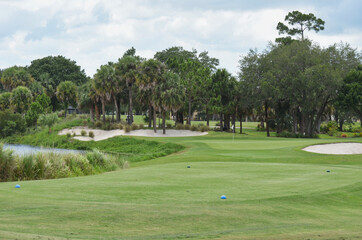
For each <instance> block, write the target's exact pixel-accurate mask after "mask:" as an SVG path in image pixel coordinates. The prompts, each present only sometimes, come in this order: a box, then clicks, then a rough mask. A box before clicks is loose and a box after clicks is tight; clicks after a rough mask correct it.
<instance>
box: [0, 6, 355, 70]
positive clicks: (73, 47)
mask: <svg viewBox="0 0 362 240" xmlns="http://www.w3.org/2000/svg"><path fill="white" fill-rule="evenodd" d="M0 9H1V10H0V68H1V69H3V68H7V67H10V66H13V65H21V66H25V65H30V62H31V60H33V59H37V58H42V57H45V56H49V55H53V56H56V55H63V56H65V57H67V58H70V59H72V60H75V61H76V62H77V63H78V65H80V66H81V67H82V68H83V69H84V70H85V71H86V73H87V74H88V75H89V76H93V74H94V73H95V71H96V70H97V68H98V67H99V66H100V65H102V64H105V63H107V62H108V61H116V60H117V59H118V58H119V57H121V56H122V55H123V53H124V51H125V50H127V49H128V48H130V47H132V46H134V47H135V48H136V50H137V54H138V55H140V56H142V57H146V58H152V57H153V55H154V54H155V53H156V52H157V51H161V50H164V49H166V48H169V47H171V46H182V47H184V48H185V49H188V50H191V49H192V48H195V49H197V50H198V51H199V52H200V51H204V50H206V51H208V52H209V55H210V56H213V57H216V58H218V59H220V67H223V68H226V69H227V70H229V71H230V72H231V73H233V74H235V73H236V72H237V68H238V60H239V59H240V56H242V55H243V54H246V53H247V51H248V50H249V49H250V48H257V49H259V50H263V49H264V48H265V47H266V45H267V44H268V42H269V41H273V40H274V39H275V38H276V37H278V32H277V30H276V29H275V28H276V25H277V23H278V22H279V21H282V20H283V19H284V17H285V15H286V14H288V12H290V11H293V10H299V11H301V12H303V13H310V12H311V13H314V14H315V15H316V16H317V17H320V18H322V19H323V20H325V21H326V24H325V30H324V31H322V32H319V33H318V34H315V33H313V32H308V33H307V36H308V37H309V38H310V39H312V40H314V41H316V42H318V43H319V44H320V45H321V46H328V45H331V44H333V43H338V42H340V41H343V42H347V43H349V44H351V46H352V47H354V48H358V49H359V50H361V48H362V14H361V12H362V1H361V0H339V1H338V0H304V1H298V0H294V1H291V0H275V1H271V0H254V1H253V0H223V1H222V0H126V1H124V0H118V1H117V0H0Z"/></svg>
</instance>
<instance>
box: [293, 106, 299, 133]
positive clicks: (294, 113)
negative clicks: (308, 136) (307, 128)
mask: <svg viewBox="0 0 362 240" xmlns="http://www.w3.org/2000/svg"><path fill="white" fill-rule="evenodd" d="M292 131H293V133H294V134H297V131H298V118H297V112H296V111H294V112H293V130H292Z"/></svg>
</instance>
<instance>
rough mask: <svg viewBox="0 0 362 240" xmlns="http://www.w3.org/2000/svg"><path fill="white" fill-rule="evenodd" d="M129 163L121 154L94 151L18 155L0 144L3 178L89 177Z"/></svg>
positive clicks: (17, 179) (0, 164) (5, 179)
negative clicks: (83, 153) (85, 152)
mask: <svg viewBox="0 0 362 240" xmlns="http://www.w3.org/2000/svg"><path fill="white" fill-rule="evenodd" d="M127 166H128V162H127V161H126V160H125V159H123V158H122V157H121V156H116V155H109V154H104V153H102V152H100V151H99V150H96V149H95V150H93V151H90V152H88V153H87V154H85V155H82V154H59V153H37V154H32V155H26V156H18V155H14V154H13V152H12V151H11V150H4V149H3V146H2V145H1V144H0V181H1V182H6V181H22V180H38V179H53V178H65V177H75V176H86V175H93V174H99V173H102V172H107V171H114V170H116V169H120V168H121V169H122V168H125V167H127Z"/></svg>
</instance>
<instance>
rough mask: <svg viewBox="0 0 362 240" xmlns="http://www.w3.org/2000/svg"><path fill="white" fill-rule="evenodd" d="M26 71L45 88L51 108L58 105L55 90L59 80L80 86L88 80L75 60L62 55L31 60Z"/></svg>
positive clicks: (54, 108)
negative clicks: (50, 101)
mask: <svg viewBox="0 0 362 240" xmlns="http://www.w3.org/2000/svg"><path fill="white" fill-rule="evenodd" d="M28 71H29V73H30V74H31V75H32V76H33V77H34V78H35V80H36V81H39V82H40V83H41V84H42V86H43V87H44V88H45V89H46V93H47V95H48V96H49V97H50V98H51V100H52V106H53V110H56V109H57V108H58V107H59V102H58V101H57V98H56V94H55V92H56V88H57V86H58V85H59V84H60V83H61V82H65V81H71V82H73V83H74V84H75V85H77V86H80V85H82V84H83V83H85V82H87V81H89V78H88V77H87V75H86V74H85V72H84V70H82V69H81V67H80V66H78V65H77V63H76V62H75V61H73V60H70V59H67V58H65V57H63V56H48V57H44V58H41V59H36V60H33V61H32V62H31V64H30V66H29V67H28Z"/></svg>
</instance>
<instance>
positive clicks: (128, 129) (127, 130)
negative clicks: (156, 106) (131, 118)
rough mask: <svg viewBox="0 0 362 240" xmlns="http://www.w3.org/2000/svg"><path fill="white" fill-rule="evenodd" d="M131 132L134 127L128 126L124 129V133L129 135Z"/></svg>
mask: <svg viewBox="0 0 362 240" xmlns="http://www.w3.org/2000/svg"><path fill="white" fill-rule="evenodd" d="M131 130H132V127H131V126H130V125H128V124H127V125H126V126H125V127H124V132H126V133H129V132H130V131H131Z"/></svg>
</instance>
